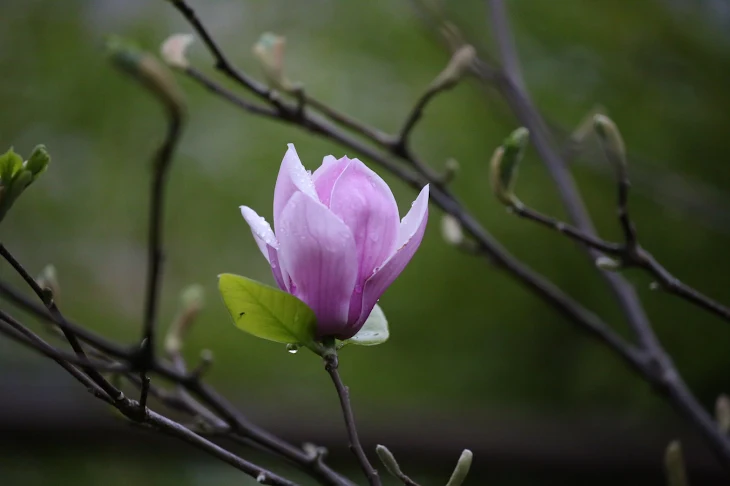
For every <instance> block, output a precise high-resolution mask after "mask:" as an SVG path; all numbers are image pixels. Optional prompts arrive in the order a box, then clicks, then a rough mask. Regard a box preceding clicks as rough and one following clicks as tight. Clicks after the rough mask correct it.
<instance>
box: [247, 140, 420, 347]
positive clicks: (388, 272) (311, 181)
mask: <svg viewBox="0 0 730 486" xmlns="http://www.w3.org/2000/svg"><path fill="white" fill-rule="evenodd" d="M241 213H242V214H243V217H244V219H245V220H246V222H247V223H248V224H249V226H251V232H252V233H253V236H254V239H255V240H256V243H257V244H258V246H259V248H260V249H261V252H262V253H263V254H264V257H266V259H267V260H268V261H269V264H270V265H271V270H272V272H273V273H274V278H275V279H276V283H277V284H278V285H279V288H281V289H282V290H284V291H286V292H289V293H291V294H293V295H295V296H296V297H298V298H299V299H301V300H302V301H304V302H305V303H306V304H307V305H309V307H311V308H312V310H313V311H314V313H315V315H316V316H317V337H319V338H322V337H330V336H333V337H336V338H338V339H348V338H350V337H352V336H354V335H355V334H356V333H357V332H358V331H359V330H360V328H361V327H362V325H363V324H364V323H365V321H366V320H367V318H368V316H369V315H370V312H371V311H372V310H373V307H374V306H375V304H376V302H377V301H378V299H379V298H380V296H381V295H382V294H383V292H385V289H386V288H388V286H389V285H390V284H391V283H393V281H394V280H395V278H396V277H397V276H398V275H399V274H400V273H401V272H402V271H403V269H404V268H405V266H406V265H407V264H408V262H409V261H410V260H411V258H412V257H413V254H414V253H415V252H416V250H417V249H418V246H419V245H420V244H421V240H422V239H423V233H424V231H425V230H426V220H427V219H428V186H426V187H424V188H423V190H421V193H420V194H419V195H418V198H416V201H415V202H414V203H413V205H412V207H411V209H410V211H409V212H408V214H406V216H405V217H404V218H403V220H400V217H399V215H398V206H397V205H396V202H395V198H394V197H393V193H392V192H391V190H390V188H389V187H388V185H387V184H386V183H385V181H383V179H381V178H380V177H379V176H378V175H377V174H376V173H375V172H373V171H372V170H370V169H368V168H367V167H366V166H365V164H363V163H362V162H360V161H359V160H357V159H348V158H347V157H343V158H341V159H339V160H337V159H335V158H334V157H332V156H327V157H325V158H324V160H323V161H322V165H321V166H320V167H319V169H317V170H316V171H315V172H314V174H311V173H310V172H308V171H307V170H305V169H304V166H302V163H301V162H300V161H299V156H298V155H297V152H296V150H295V149H294V145H293V144H289V150H287V152H286V155H285V156H284V160H283V161H282V163H281V169H280V170H279V176H278V178H277V180H276V188H275V189H274V231H272V230H271V226H270V225H269V223H267V222H266V220H265V219H264V218H262V217H260V216H259V215H258V214H256V212H255V211H254V210H253V209H251V208H249V207H246V206H241Z"/></svg>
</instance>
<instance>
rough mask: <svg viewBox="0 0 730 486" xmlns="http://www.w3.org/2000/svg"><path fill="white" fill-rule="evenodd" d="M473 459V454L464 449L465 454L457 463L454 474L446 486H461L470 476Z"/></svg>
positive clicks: (463, 453)
mask: <svg viewBox="0 0 730 486" xmlns="http://www.w3.org/2000/svg"><path fill="white" fill-rule="evenodd" d="M472 457H473V454H472V453H471V451H470V450H469V449H464V452H462V453H461V456H460V457H459V460H458V461H457V462H456V467H455V468H454V472H453V473H452V474H451V478H449V482H448V483H446V486H461V485H462V484H463V483H464V480H465V479H466V476H467V475H468V474H469V468H471V460H472Z"/></svg>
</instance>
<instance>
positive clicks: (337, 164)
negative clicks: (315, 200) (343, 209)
mask: <svg viewBox="0 0 730 486" xmlns="http://www.w3.org/2000/svg"><path fill="white" fill-rule="evenodd" d="M350 162H351V161H350V159H348V158H347V157H342V158H341V159H339V160H337V159H335V158H334V157H332V156H331V155H328V156H327V157H325V158H324V160H323V161H322V165H321V166H320V167H319V169H317V170H315V171H314V174H312V181H314V188H315V189H316V190H317V195H318V196H319V200H320V201H322V204H324V205H325V206H327V207H330V196H331V195H332V188H334V186H335V182H337V178H338V177H340V174H342V171H344V170H345V169H346V168H347V166H348V165H350Z"/></svg>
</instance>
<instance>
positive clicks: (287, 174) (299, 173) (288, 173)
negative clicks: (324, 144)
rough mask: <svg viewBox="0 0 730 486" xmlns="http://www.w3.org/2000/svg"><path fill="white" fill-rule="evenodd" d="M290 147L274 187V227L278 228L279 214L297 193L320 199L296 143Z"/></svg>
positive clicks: (289, 145)
mask: <svg viewBox="0 0 730 486" xmlns="http://www.w3.org/2000/svg"><path fill="white" fill-rule="evenodd" d="M288 147H289V149H288V150H287V151H286V155H284V160H282V162H281V168H280V169H279V175H278V177H277V179H276V187H275V188H274V228H278V219H279V215H280V214H281V212H282V211H283V210H284V207H286V204H287V203H288V202H289V199H291V197H292V196H293V195H294V194H295V193H297V192H303V193H304V194H306V195H308V196H309V197H311V198H313V199H315V200H317V201H318V200H319V198H318V197H317V192H316V191H315V190H314V183H312V176H311V175H310V174H309V173H308V172H307V170H306V169H305V168H304V166H303V165H302V162H301V161H300V160H299V155H297V151H296V149H295V148H294V144H292V143H290V144H288Z"/></svg>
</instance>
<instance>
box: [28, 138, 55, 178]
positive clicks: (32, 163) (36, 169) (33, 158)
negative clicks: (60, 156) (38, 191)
mask: <svg viewBox="0 0 730 486" xmlns="http://www.w3.org/2000/svg"><path fill="white" fill-rule="evenodd" d="M50 162H51V156H50V154H49V153H48V151H47V150H46V146H45V145H37V146H36V148H34V149H33V152H31V154H30V157H28V160H27V161H26V162H25V164H24V165H23V168H24V169H25V170H29V171H31V172H32V173H33V179H34V180H35V179H36V178H37V177H38V176H39V175H41V174H42V173H43V172H44V171H45V170H46V168H48V164H49V163H50Z"/></svg>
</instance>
